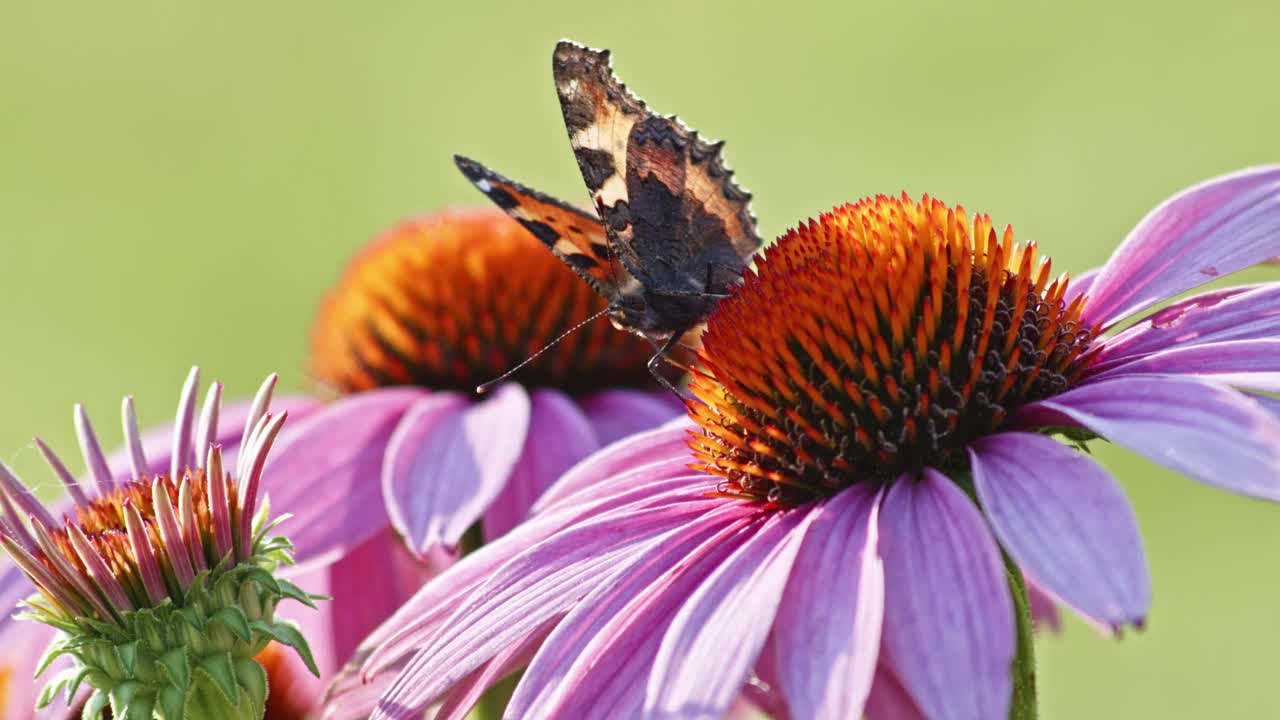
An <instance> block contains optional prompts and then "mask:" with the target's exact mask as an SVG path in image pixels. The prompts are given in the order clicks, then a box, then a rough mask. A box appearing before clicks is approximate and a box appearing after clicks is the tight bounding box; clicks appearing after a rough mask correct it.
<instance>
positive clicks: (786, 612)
mask: <svg viewBox="0 0 1280 720" xmlns="http://www.w3.org/2000/svg"><path fill="white" fill-rule="evenodd" d="M879 500H880V499H879V497H878V496H877V495H875V494H873V493H871V492H867V491H864V490H863V489H862V488H860V487H853V488H850V489H848V490H845V491H844V492H842V493H840V494H839V495H836V496H835V497H833V498H831V499H830V500H828V501H826V502H824V503H822V504H820V505H818V506H816V507H815V508H813V510H812V511H811V514H812V515H813V518H812V522H811V524H810V526H809V532H808V534H807V535H806V536H805V539H804V545H803V546H802V547H801V548H800V554H799V555H798V556H797V557H796V562H795V566H794V567H793V568H792V570H791V579H790V581H789V582H788V583H787V590H786V593H785V594H784V595H783V597H782V606H781V607H780V608H779V610H778V617H777V618H776V619H775V621H774V623H775V627H774V633H775V649H776V652H777V654H778V656H777V666H778V673H779V675H780V682H781V685H782V692H783V694H784V696H785V697H786V701H787V705H788V706H789V707H790V710H791V716H792V717H796V718H830V719H832V720H839V719H840V718H854V717H861V716H862V708H863V704H864V703H865V702H866V699H867V693H868V692H869V691H870V690H871V678H872V675H873V674H874V673H875V669H876V659H877V657H878V655H879V653H880V624H881V621H882V620H883V617H884V565H883V563H882V562H881V560H880V555H879V549H878V547H877V542H878V539H877V535H878V528H877V522H878V521H877V518H876V511H877V507H876V506H877V505H878V504H879Z"/></svg>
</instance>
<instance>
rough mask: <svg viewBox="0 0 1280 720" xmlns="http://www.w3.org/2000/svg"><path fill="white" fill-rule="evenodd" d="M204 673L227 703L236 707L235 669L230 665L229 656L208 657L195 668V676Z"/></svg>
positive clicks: (237, 696) (220, 654)
mask: <svg viewBox="0 0 1280 720" xmlns="http://www.w3.org/2000/svg"><path fill="white" fill-rule="evenodd" d="M200 673H204V674H206V675H208V676H209V677H210V678H212V679H213V683H214V685H217V686H218V689H219V690H221V691H222V694H223V695H225V696H226V698H227V702H229V703H231V704H232V705H237V704H239V703H238V700H239V695H238V693H237V689H238V687H239V686H238V685H237V684H236V674H235V668H234V667H233V666H232V664H231V655H230V654H229V653H217V654H214V655H208V656H206V657H205V658H203V659H202V660H200V664H199V665H198V666H196V674H200Z"/></svg>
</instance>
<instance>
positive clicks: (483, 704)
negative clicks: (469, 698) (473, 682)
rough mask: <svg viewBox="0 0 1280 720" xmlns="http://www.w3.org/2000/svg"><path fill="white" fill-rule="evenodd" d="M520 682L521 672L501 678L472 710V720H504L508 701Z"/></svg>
mask: <svg viewBox="0 0 1280 720" xmlns="http://www.w3.org/2000/svg"><path fill="white" fill-rule="evenodd" d="M518 682H520V673H514V674H512V675H508V676H507V677H505V678H503V679H502V680H499V681H498V682H497V684H495V685H494V686H493V687H491V688H489V690H488V691H486V692H485V694H484V695H482V696H481V697H480V702H478V703H476V706H475V708H474V709H472V711H471V716H470V720H502V713H504V712H506V709H507V703H508V702H510V701H511V695H512V693H514V692H515V691H516V683H518Z"/></svg>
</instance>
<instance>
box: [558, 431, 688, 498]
mask: <svg viewBox="0 0 1280 720" xmlns="http://www.w3.org/2000/svg"><path fill="white" fill-rule="evenodd" d="M688 440H689V433H688V432H686V431H685V430H684V429H659V430H650V431H649V432H645V433H641V434H639V435H633V436H632V437H630V438H628V439H627V440H626V441H624V442H619V443H614V444H613V445H610V446H608V447H606V448H604V449H603V450H600V451H599V452H597V453H595V454H594V455H591V456H590V457H588V458H587V459H585V460H583V461H582V462H580V463H578V464H577V465H575V466H574V467H573V469H572V470H570V471H568V472H567V473H565V474H564V475H563V476H562V477H561V478H560V479H559V480H558V481H556V483H555V484H554V485H552V486H551V487H550V489H548V490H547V491H546V492H544V493H543V494H542V497H540V498H539V499H538V502H537V503H535V504H534V510H535V511H536V512H541V511H543V510H546V509H548V508H550V507H552V506H553V505H556V504H557V503H560V502H562V501H564V500H565V499H567V498H570V497H573V496H574V494H575V493H578V492H582V491H588V492H590V491H592V490H595V489H599V488H600V487H601V486H602V485H605V483H606V481H608V482H610V483H612V482H613V481H612V478H615V477H617V476H618V475H620V474H622V473H627V472H632V471H635V470H638V469H640V468H642V467H647V466H653V465H655V464H656V463H661V462H666V461H669V460H678V461H679V462H678V463H675V464H671V463H668V465H670V466H671V467H679V466H681V465H682V466H683V467H684V468H685V469H684V470H683V471H674V472H675V475H672V476H671V477H675V476H676V475H687V474H688V465H689V464H690V463H692V462H693V456H692V455H690V453H689V444H688ZM708 482H709V483H710V482H711V481H710V480H709V479H708ZM575 501H577V499H576V498H575Z"/></svg>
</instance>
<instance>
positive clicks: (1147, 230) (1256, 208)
mask: <svg viewBox="0 0 1280 720" xmlns="http://www.w3.org/2000/svg"><path fill="white" fill-rule="evenodd" d="M1277 254H1280V167H1276V166H1265V167H1259V168H1253V169H1249V170H1244V171H1242V172H1238V173H1235V174H1233V175H1224V176H1222V177H1217V178H1214V179H1212V180H1209V181H1206V182H1204V183H1201V184H1199V185H1196V186H1194V187H1191V188H1188V189H1187V190H1184V191H1182V192H1181V193H1178V194H1177V195H1174V196H1173V197H1171V198H1169V199H1168V200H1166V201H1164V202H1163V203H1161V204H1160V206H1159V207H1157V208H1156V209H1155V210H1152V211H1151V212H1150V213H1148V214H1147V216H1146V217H1145V218H1143V219H1142V221H1141V222H1139V223H1138V226H1137V227H1135V228H1134V229H1133V231H1132V232H1130V233H1129V236H1128V237H1127V238H1125V240H1124V242H1123V243H1121V244H1120V247H1118V248H1116V251H1115V252H1114V253H1112V255H1111V258H1110V259H1109V260H1108V261H1107V263H1106V265H1104V266H1103V268H1102V271H1101V272H1100V273H1099V274H1098V278H1097V280H1096V281H1095V282H1094V283H1093V287H1092V288H1090V293H1089V303H1088V304H1087V305H1086V306H1085V309H1084V313H1083V315H1082V319H1083V320H1084V323H1085V324H1086V325H1093V324H1099V323H1101V324H1103V325H1111V324H1113V323H1114V322H1116V321H1118V320H1119V319H1121V318H1124V317H1126V316H1128V315H1132V314H1133V313H1136V312H1139V311H1141V310H1144V309H1146V308H1149V307H1151V306H1152V305H1155V304H1156V303H1158V302H1160V301H1161V300H1166V299H1169V298H1172V297H1174V296H1175V295H1178V294H1179V293H1182V292H1186V291H1187V290H1190V289H1192V288H1194V287H1197V286H1199V285H1203V284H1204V283H1207V282H1209V281H1211V280H1214V279H1215V278H1218V277H1221V276H1223V275H1228V274H1230V273H1233V272H1236V271H1237V270H1242V269H1244V268H1247V267H1250V266H1252V265H1256V264H1258V263H1260V262H1262V261H1264V260H1266V259H1268V258H1270V257H1273V256H1275V255H1277Z"/></svg>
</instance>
